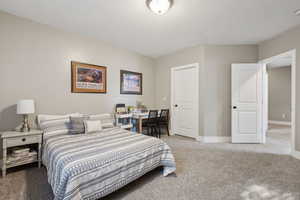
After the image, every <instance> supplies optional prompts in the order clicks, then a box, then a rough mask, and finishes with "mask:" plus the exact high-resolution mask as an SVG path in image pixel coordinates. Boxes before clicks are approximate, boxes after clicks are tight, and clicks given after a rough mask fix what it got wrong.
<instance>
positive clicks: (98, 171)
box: [43, 128, 176, 200]
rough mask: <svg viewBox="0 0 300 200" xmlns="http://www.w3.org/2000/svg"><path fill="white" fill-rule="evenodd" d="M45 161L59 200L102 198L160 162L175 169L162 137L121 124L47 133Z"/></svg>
mask: <svg viewBox="0 0 300 200" xmlns="http://www.w3.org/2000/svg"><path fill="white" fill-rule="evenodd" d="M43 163H44V165H45V166H46V168H47V173H48V182H49V183H50V185H51V186H52V189H53V192H54V195H55V199H56V200H68V199H99V198H101V197H104V196H106V195H108V194H109V193H111V192H113V191H115V190H117V189H119V188H121V187H123V186H124V185H126V184H128V183H129V182H131V181H133V180H135V179H137V178H139V177H141V176H142V175H144V174H145V173H147V172H149V171H151V170H153V169H154V168H156V167H158V166H164V172H163V174H164V176H167V175H168V174H170V173H173V172H174V171H175V170H176V166H175V161H174V157H173V155H172V153H171V150H170V148H169V146H168V145H167V144H165V143H164V142H163V141H162V140H159V139H157V138H153V137H148V136H145V135H142V134H134V133H132V132H129V131H126V130H123V129H120V128H111V129H107V130H104V131H102V132H99V133H95V134H76V135H70V134H67V135H59V136H57V135H56V136H52V137H46V138H45V139H44V148H43Z"/></svg>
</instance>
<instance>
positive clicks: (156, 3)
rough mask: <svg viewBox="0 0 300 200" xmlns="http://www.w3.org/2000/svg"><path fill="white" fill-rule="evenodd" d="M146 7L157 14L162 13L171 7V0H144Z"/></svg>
mask: <svg viewBox="0 0 300 200" xmlns="http://www.w3.org/2000/svg"><path fill="white" fill-rule="evenodd" d="M146 5H147V6H148V8H149V9H150V10H151V11H152V12H154V13H155V14H158V15H163V14H165V13H166V12H168V10H169V9H170V8H171V7H172V5H173V0H146Z"/></svg>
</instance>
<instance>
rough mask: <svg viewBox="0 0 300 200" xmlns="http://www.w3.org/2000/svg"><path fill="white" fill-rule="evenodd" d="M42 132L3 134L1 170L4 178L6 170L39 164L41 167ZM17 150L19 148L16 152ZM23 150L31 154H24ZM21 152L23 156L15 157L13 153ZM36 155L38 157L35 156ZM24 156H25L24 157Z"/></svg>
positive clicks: (6, 132) (9, 132)
mask: <svg viewBox="0 0 300 200" xmlns="http://www.w3.org/2000/svg"><path fill="white" fill-rule="evenodd" d="M42 133H43V131H41V130H31V131H30V132H17V131H5V132H2V133H1V142H0V146H1V154H0V156H1V158H2V159H1V168H2V176H3V177H5V176H6V169H7V168H11V167H16V166H20V165H25V164H29V163H34V162H38V167H41V146H42ZM16 148H18V149H17V150H16ZM22 149H23V150H24V149H25V150H26V149H27V150H28V149H29V151H30V154H29V153H28V154H26V155H25V154H22ZM17 151H20V152H21V153H20V155H21V156H17V157H14V156H15V155H14V156H13V153H15V152H17ZM34 153H36V155H34ZM22 155H23V156H22Z"/></svg>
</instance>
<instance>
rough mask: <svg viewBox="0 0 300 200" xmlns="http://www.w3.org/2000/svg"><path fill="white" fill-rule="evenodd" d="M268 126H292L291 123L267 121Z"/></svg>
mask: <svg viewBox="0 0 300 200" xmlns="http://www.w3.org/2000/svg"><path fill="white" fill-rule="evenodd" d="M269 124H276V125H286V126H291V125H292V122H287V121H275V120H269Z"/></svg>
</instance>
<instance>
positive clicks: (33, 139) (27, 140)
mask: <svg viewBox="0 0 300 200" xmlns="http://www.w3.org/2000/svg"><path fill="white" fill-rule="evenodd" d="M39 142H40V136H38V135H32V136H23V137H16V138H7V139H6V146H7V147H15V146H20V145H25V144H33V143H39Z"/></svg>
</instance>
